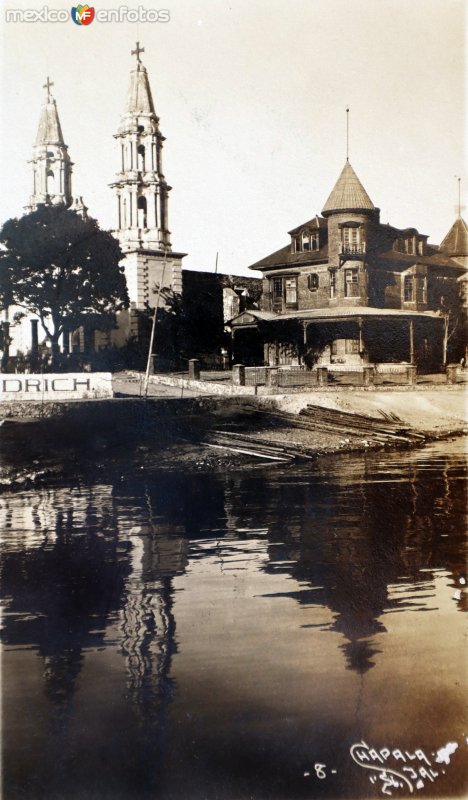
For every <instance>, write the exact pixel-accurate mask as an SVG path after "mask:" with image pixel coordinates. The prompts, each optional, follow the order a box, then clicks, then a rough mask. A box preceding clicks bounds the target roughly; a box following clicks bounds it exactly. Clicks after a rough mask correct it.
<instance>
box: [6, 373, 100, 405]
mask: <svg viewBox="0 0 468 800" xmlns="http://www.w3.org/2000/svg"><path fill="white" fill-rule="evenodd" d="M106 397H113V391H112V374H111V373H110V372H62V373H61V374H57V375H48V374H45V375H16V374H5V373H3V374H1V375H0V402H1V401H4V402H5V401H8V402H11V401H12V400H13V401H14V400H18V401H21V402H24V401H25V400H40V401H42V400H85V399H97V398H99V399H102V398H106Z"/></svg>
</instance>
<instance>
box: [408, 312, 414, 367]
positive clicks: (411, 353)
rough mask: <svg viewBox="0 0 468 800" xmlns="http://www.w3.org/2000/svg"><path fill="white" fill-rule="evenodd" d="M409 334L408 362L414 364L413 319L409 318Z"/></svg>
mask: <svg viewBox="0 0 468 800" xmlns="http://www.w3.org/2000/svg"><path fill="white" fill-rule="evenodd" d="M409 335H410V357H409V358H410V364H411V365H413V364H414V321H413V320H412V319H410V323H409Z"/></svg>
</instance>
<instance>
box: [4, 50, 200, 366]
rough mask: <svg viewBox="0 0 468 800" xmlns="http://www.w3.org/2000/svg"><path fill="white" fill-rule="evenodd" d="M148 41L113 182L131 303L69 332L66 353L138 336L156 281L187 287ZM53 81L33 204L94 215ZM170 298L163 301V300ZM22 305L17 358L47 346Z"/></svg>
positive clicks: (10, 328)
mask: <svg viewBox="0 0 468 800" xmlns="http://www.w3.org/2000/svg"><path fill="white" fill-rule="evenodd" d="M143 52H144V49H143V48H141V47H140V46H139V43H137V46H136V49H135V50H133V51H132V55H133V56H135V57H136V61H135V64H134V67H133V69H132V70H131V72H130V81H129V88H128V93H127V98H126V104H125V108H124V110H123V114H122V117H121V120H120V125H119V126H118V129H117V132H116V134H115V139H116V140H117V142H118V151H119V163H118V172H117V174H116V178H115V181H114V182H113V183H112V184H111V188H112V189H113V191H114V194H115V202H116V215H115V219H116V227H115V229H114V230H112V231H111V232H112V233H113V235H114V236H115V237H116V238H117V239H118V241H119V243H120V246H121V249H122V252H123V254H124V259H123V261H122V262H121V263H122V264H123V266H124V270H125V277H126V281H127V290H128V295H129V301H130V306H129V309H128V311H123V312H119V314H118V319H117V328H116V329H114V330H112V331H109V332H106V331H98V330H84V329H83V328H81V329H80V330H78V331H73V332H70V333H67V334H65V335H64V336H63V337H62V341H61V349H62V351H63V352H64V353H70V352H85V351H90V350H91V351H93V350H100V349H106V348H107V347H110V346H115V347H122V346H123V345H124V344H125V343H126V342H127V341H128V340H129V338H130V337H136V338H138V337H139V334H140V331H139V324H140V314H139V312H140V311H142V310H144V309H145V308H154V307H155V306H156V305H157V303H158V293H157V291H155V287H159V286H162V287H164V288H169V289H171V290H172V291H173V292H174V293H176V294H180V293H181V292H182V274H181V269H182V259H183V257H184V255H185V254H184V253H181V252H176V251H174V250H173V249H172V246H171V235H170V230H169V218H168V200H169V192H170V190H171V187H170V186H169V185H168V183H167V181H166V178H165V176H164V172H163V146H164V141H165V137H164V136H163V135H162V133H161V130H160V127H159V118H158V116H157V115H156V111H155V107H154V102H153V97H152V94H151V88H150V83H149V78H148V73H147V70H146V68H145V67H144V65H143V63H142V61H141V54H142V53H143ZM52 86H53V83H52V82H51V81H49V79H48V78H47V82H46V84H45V85H44V89H45V96H44V102H43V106H42V109H41V113H40V119H39V126H38V130H37V135H36V140H35V143H34V148H33V157H32V159H31V161H30V163H31V166H32V183H33V191H32V195H31V197H30V199H29V203H28V205H27V206H25V210H26V212H30V211H34V210H35V209H36V208H37V207H38V206H39V205H40V204H43V203H46V204H52V205H65V206H66V207H67V208H70V209H71V210H73V211H76V212H77V213H78V214H80V215H82V216H84V217H86V215H87V212H88V209H87V208H86V206H85V205H84V202H83V199H82V197H74V196H73V190H72V172H73V162H72V160H71V157H70V154H69V152H68V147H67V145H66V144H65V140H64V136H63V132H62V127H61V124H60V119H59V114H58V110H57V104H56V101H55V99H54V97H53V95H52V91H51V90H52ZM161 303H162V301H161ZM18 311H19V309H16V308H12V307H10V308H8V309H6V310H5V311H3V312H2V317H3V319H2V332H3V337H4V338H5V337H8V338H9V340H10V346H9V354H10V356H12V357H13V358H15V357H18V356H20V355H21V354H22V355H26V354H27V353H28V352H31V351H33V352H37V351H38V348H41V347H43V346H44V344H43V341H42V339H41V335H42V329H41V327H40V323H39V319H38V318H37V317H36V316H34V315H31V314H28V315H27V316H24V317H23V318H22V319H19V320H16V319H15V314H16V313H17V312H18Z"/></svg>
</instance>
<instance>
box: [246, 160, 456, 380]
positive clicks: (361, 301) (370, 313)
mask: <svg viewBox="0 0 468 800" xmlns="http://www.w3.org/2000/svg"><path fill="white" fill-rule="evenodd" d="M467 257H468V236H467V226H466V223H465V222H464V221H463V220H462V218H461V217H460V216H459V217H458V219H457V220H456V222H455V223H454V226H453V227H452V229H451V231H450V232H449V233H448V234H447V236H446V237H445V239H444V240H443V242H442V244H441V245H440V247H436V246H432V245H430V244H429V243H428V237H427V235H425V234H422V233H419V231H417V230H416V229H415V228H411V227H408V228H405V229H398V228H395V227H393V226H391V225H390V224H382V223H381V221H380V211H379V209H378V208H377V207H376V206H375V205H374V203H373V202H372V200H371V198H370V197H369V195H368V193H367V191H366V190H365V188H364V186H363V185H362V183H361V181H360V180H359V178H358V176H357V175H356V172H355V171H354V169H353V167H352V166H351V164H350V162H349V159H347V160H346V163H345V165H344V167H343V169H342V171H341V174H340V175H339V177H338V180H337V182H336V184H335V186H334V187H333V189H332V191H331V192H330V195H329V197H328V198H327V200H326V202H325V204H324V206H323V209H322V212H321V214H320V215H316V216H315V217H313V218H312V219H310V220H308V221H307V222H304V223H303V224H301V225H298V226H297V227H295V228H294V229H293V230H291V231H289V242H288V243H287V244H286V245H285V246H284V247H282V248H281V249H280V250H277V251H276V252H274V253H271V254H270V255H268V256H266V257H265V258H262V259H261V260H260V261H257V262H256V263H255V264H252V265H251V267H250V269H253V270H260V271H261V272H262V275H263V292H262V301H261V308H260V310H258V311H255V310H250V311H246V312H244V313H242V314H240V315H238V316H237V317H235V318H234V319H233V320H232V321H231V326H232V336H233V340H234V344H233V350H234V358H235V360H236V361H237V362H238V363H242V364H246V365H251V366H255V365H263V364H265V365H267V366H280V365H281V366H287V365H290V366H294V365H296V366H307V367H309V368H310V367H312V366H316V367H326V368H327V369H328V370H329V371H333V370H338V371H339V370H340V369H345V368H353V367H354V368H359V367H364V366H366V365H369V364H379V363H381V364H385V363H390V364H392V363H395V362H397V363H403V364H409V365H414V366H416V367H417V368H418V369H419V370H421V371H431V370H434V369H438V368H439V367H440V366H441V365H442V363H444V355H446V354H445V353H444V348H445V349H446V343H445V345H444V315H443V313H442V311H443V307H444V298H447V296H448V294H449V290H450V287H452V288H453V287H454V286H456V282H457V279H459V278H460V276H461V275H462V273H465V272H466V261H467Z"/></svg>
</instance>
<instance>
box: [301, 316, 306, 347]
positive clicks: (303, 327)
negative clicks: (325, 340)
mask: <svg viewBox="0 0 468 800" xmlns="http://www.w3.org/2000/svg"><path fill="white" fill-rule="evenodd" d="M302 330H303V332H304V339H303V341H304V344H307V322H305V320H304V321H303V322H302Z"/></svg>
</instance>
